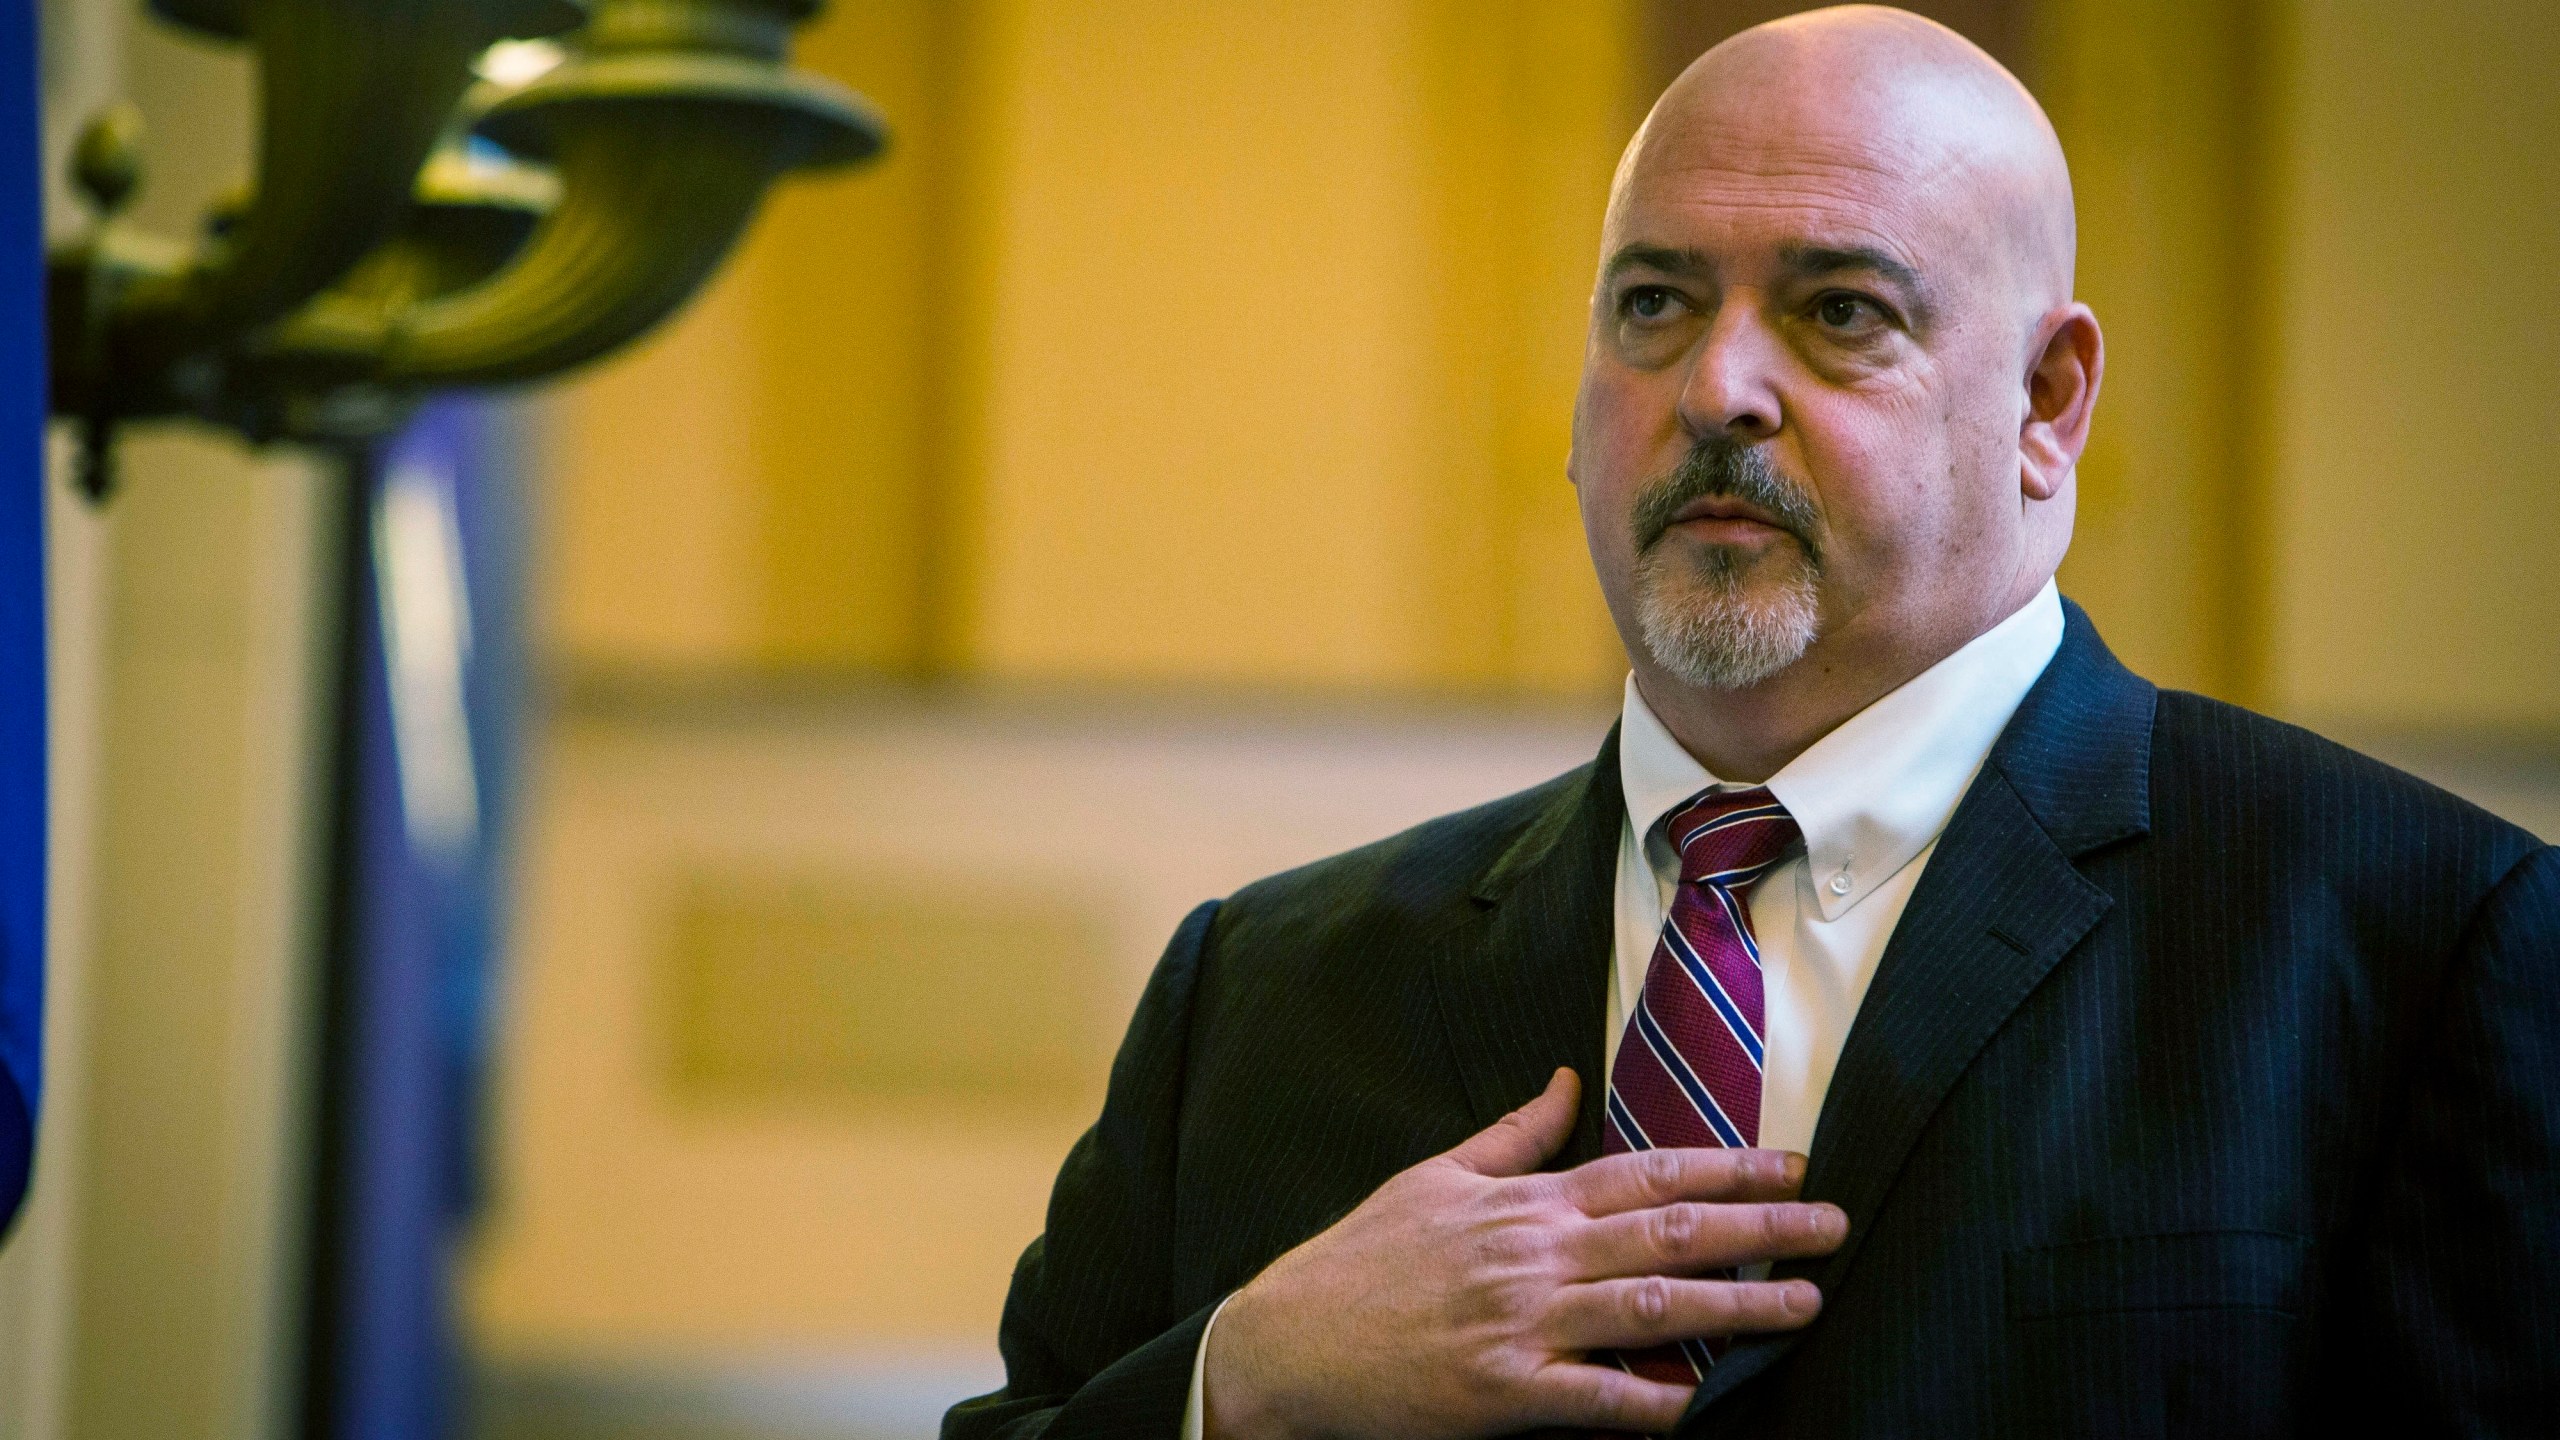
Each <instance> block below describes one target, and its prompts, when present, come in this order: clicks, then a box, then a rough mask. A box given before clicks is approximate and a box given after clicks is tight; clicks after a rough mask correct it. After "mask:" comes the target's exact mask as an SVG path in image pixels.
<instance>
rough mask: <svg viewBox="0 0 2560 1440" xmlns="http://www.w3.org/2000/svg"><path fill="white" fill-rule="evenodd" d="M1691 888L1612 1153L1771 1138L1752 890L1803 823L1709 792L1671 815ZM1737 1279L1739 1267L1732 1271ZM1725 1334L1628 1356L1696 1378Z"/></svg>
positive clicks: (1656, 972)
mask: <svg viewBox="0 0 2560 1440" xmlns="http://www.w3.org/2000/svg"><path fill="white" fill-rule="evenodd" d="M1663 828H1664V831H1665V833H1666V834H1667V835H1668V836H1669V838H1670V840H1671V845H1672V848H1673V849H1675V850H1677V851H1678V852H1679V853H1680V885H1679V888H1678V889H1677V890H1676V891H1675V892H1674V893H1673V895H1672V897H1671V913H1670V914H1668V915H1666V916H1664V917H1663V921H1662V936H1661V938H1660V939H1658V940H1656V941H1655V942H1654V946H1653V960H1652V963H1651V964H1649V965H1647V966H1646V967H1645V972H1644V995H1643V996H1642V998H1640V999H1639V1000H1638V1001H1637V1002H1636V1007H1635V1013H1634V1014H1632V1015H1630V1016H1628V1017H1627V1030H1626V1034H1625V1035H1624V1036H1623V1037H1621V1038H1620V1041H1619V1045H1618V1059H1617V1063H1616V1064H1615V1065H1613V1066H1612V1067H1611V1068H1610V1071H1609V1113H1608V1119H1609V1123H1608V1126H1607V1128H1606V1129H1605V1130H1604V1131H1603V1132H1602V1135H1601V1153H1603V1154H1607V1155H1617V1154H1623V1153H1625V1152H1627V1151H1630V1150H1652V1149H1655V1148H1658V1147H1662V1146H1684V1145H1685V1146H1708V1145H1731V1146H1751V1145H1756V1144H1758V1143H1759V1141H1760V1021H1761V1009H1760V947H1759V945H1758V944H1757V943H1756V942H1755V941H1754V940H1753V939H1752V936H1751V908H1750V899H1751V887H1752V886H1753V885H1755V884H1757V883H1758V882H1759V879H1760V877H1761V876H1763V875H1766V874H1768V873H1769V870H1770V869H1771V867H1773V866H1775V865H1776V864H1777V863H1778V861H1779V860H1780V859H1782V858H1784V857H1785V855H1786V853H1787V851H1788V850H1789V849H1790V848H1791V847H1793V846H1794V844H1795V843H1796V834H1797V831H1796V822H1795V821H1794V820H1793V819H1792V818H1790V817H1789V816H1788V814H1787V809H1786V807H1785V806H1783V805H1781V804H1779V803H1778V801H1777V797H1775V796H1773V795H1771V794H1770V793H1769V792H1768V790H1767V789H1765V788H1761V787H1754V788H1752V789H1749V790H1737V791H1732V792H1728V793H1723V794H1719V793H1717V792H1715V791H1706V792H1702V793H1701V794H1699V795H1697V796H1696V797H1694V798H1692V799H1691V800H1690V801H1689V802H1688V803H1687V804H1685V805H1682V806H1681V807H1680V808H1679V809H1677V810H1674V811H1672V812H1671V814H1670V815H1669V816H1667V817H1665V819H1664V821H1663ZM1725 1274H1726V1275H1727V1277H1728V1278H1729V1277H1730V1275H1731V1272H1730V1271H1728V1272H1725ZM1725 1343H1726V1342H1725V1341H1724V1340H1722V1339H1721V1338H1719V1339H1713V1340H1684V1341H1682V1342H1680V1343H1679V1344H1677V1345H1658V1346H1654V1347H1652V1348H1651V1349H1646V1350H1631V1351H1622V1352H1619V1353H1618V1354H1617V1355H1616V1356H1615V1357H1614V1358H1615V1359H1616V1360H1617V1362H1618V1363H1619V1364H1620V1365H1623V1366H1625V1367H1626V1368H1627V1369H1628V1370H1630V1371H1633V1372H1634V1373H1636V1374H1638V1375H1643V1376H1645V1377H1647V1378H1649V1379H1655V1380H1664V1381H1669V1382H1672V1383H1675V1384H1683V1385H1685V1384H1690V1383H1693V1382H1695V1381H1697V1380H1699V1379H1702V1378H1704V1377H1705V1375H1706V1373H1707V1367H1709V1366H1711V1365H1713V1364H1715V1362H1716V1357H1717V1356H1718V1355H1721V1354H1723V1353H1724V1348H1725Z"/></svg>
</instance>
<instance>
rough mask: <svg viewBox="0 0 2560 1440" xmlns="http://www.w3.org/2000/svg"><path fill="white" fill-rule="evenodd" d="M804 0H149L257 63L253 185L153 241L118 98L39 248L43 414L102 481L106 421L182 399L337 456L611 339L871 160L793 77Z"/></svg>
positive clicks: (259, 437) (826, 101)
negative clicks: (771, 203) (82, 203)
mask: <svg viewBox="0 0 2560 1440" xmlns="http://www.w3.org/2000/svg"><path fill="white" fill-rule="evenodd" d="M822 3H823V0H592V3H589V0H151V4H152V8H153V9H154V10H155V11H157V12H158V13H159V15H160V16H161V17H162V18H164V19H166V20H169V21H172V22H174V23H176V24H178V25H181V26H185V27H187V28H189V29H192V30H195V31H198V32H200V33H203V34H207V35H211V36H216V37H221V38H227V39H234V40H245V41H247V42H248V43H249V44H251V45H253V46H254V47H256V50H257V53H258V62H259V72H260V74H259V79H260V85H259V99H260V115H259V127H260V138H259V157H258V180H257V186H256V189H255V192H254V193H253V194H251V195H250V196H248V197H247V198H245V199H244V200H242V201H241V202H239V203H238V204H237V205H233V206H226V207H223V208H222V209H221V210H219V211H217V213H215V214H214V215H212V216H210V217H208V220H207V223H206V227H205V232H206V233H205V234H204V235H203V236H201V237H199V238H197V239H196V240H194V241H192V242H190V241H180V240H173V239H171V238H169V237H163V236H153V235H148V234H144V233H140V232H137V231H136V230H134V229H133V228H132V227H130V226H129V225H128V224H127V223H125V222H123V221H121V220H120V219H119V218H118V214H119V211H120V210H121V209H122V208H123V206H124V204H125V202H126V201H127V200H128V199H129V198H130V197H131V195H132V193H133V191H134V189H135V188H136V186H137V184H138V183H139V181H140V178H141V161H140V147H141V125H140V120H139V117H138V116H137V115H135V114H134V113H133V112H132V111H131V110H130V109H129V108H125V107H118V108H115V109H111V110H109V111H108V112H107V113H105V114H103V115H101V116H100V117H99V118H98V119H97V120H95V121H93V122H92V123H91V125H90V126H89V129H88V130H87V132H86V133H85V134H84V135H83V136H82V137H81V141H80V144H79V146H78V149H77V151H76V152H75V154H74V157H73V171H74V175H73V178H74V180H75V181H76V182H77V184H78V185H79V187H80V189H81V191H82V193H83V194H84V195H85V196H86V197H87V199H88V200H89V201H90V203H91V204H92V205H93V206H94V207H95V209H96V212H97V223H96V225H95V226H94V227H93V228H92V230H91V231H90V233H89V234H88V235H86V236H85V237H83V238H82V239H81V240H80V241H79V242H78V243H76V244H74V245H71V246H69V247H66V248H65V249H63V250H61V251H59V252H57V253H56V254H55V256H54V257H53V260H52V263H51V274H50V293H49V296H48V307H47V308H48V319H49V322H50V324H49V329H50V333H51V345H52V355H51V357H50V363H51V371H52V376H53V395H52V404H53V410H54V412H55V413H56V414H57V415H62V416H66V417H76V418H78V419H79V420H80V421H81V422H82V424H83V428H84V433H85V438H86V450H85V458H84V461H83V465H82V471H81V483H82V486H83V488H84V489H86V490H87V491H88V493H89V494H90V495H91V496H92V497H93V498H103V497H104V496H105V495H106V493H107V492H108V490H109V488H110V487H111V484H112V477H113V469H112V456H113V443H114V432H115V430H116V429H117V427H119V426H121V425H124V424H126V423H129V422H132V421H137V420H150V419H155V418H162V417H170V416H180V415H185V416H193V417H195V418H197V419H200V420H205V421H209V422H212V423H214V424H217V425H221V426H224V427H226V428H229V429H231V430H234V431H237V432H238V433H239V434H241V435H243V436H245V437H247V438H248V439H250V440H252V441H256V442H267V441H276V440H291V441H304V442H310V443H314V444H318V445H321V446H325V447H329V448H333V449H340V450H360V449H362V448H363V447H365V446H367V445H369V444H371V443H372V442H373V441H375V440H378V439H380V438H381V437H383V436H385V435H387V434H389V433H390V432H391V431H392V430H394V429H396V428H397V427H398V425H399V424H400V423H401V421H402V420H403V419H404V418H405V417H406V416H407V414H408V413H409V412H410V411H411V410H412V409H413V408H414V407H415V405H416V404H417V403H418V402H419V401H420V400H421V399H423V398H424V397H425V396H426V395H427V394H429V393H430V392H433V391H436V390H441V389H448V388H455V387H471V386H491V385H516V384H522V383H525V382H529V381H534V380H539V379H542V378H545V377H547V376H551V375H555V374H558V373H560V372H562V371H564V370H568V369H570V368H572V367H574V366H577V365H579V364H582V363H584V362H586V361H589V360H593V359H596V358H598V357H600V356H602V355H605V354H607V353H608V352H610V351H612V350H614V349H616V348H618V347H620V346H622V345H624V344H626V343H628V342H630V341H631V340H633V339H635V338H637V337H638V336H640V335H642V334H644V333H645V332H647V331H648V330H649V329H650V328H652V327H653V326H655V325H656V324H657V323H658V322H659V321H661V320H663V319H665V318H666V317H667V316H668V315H669V314H671V313H672V312H674V311H675V310H676V309H677V308H678V307H680V306H681V305H683V303H684V302H685V300H686V299H688V298H689V297H690V296H692V294H693V293H694V292H695V291H696V290H698V289H699V288H700V287H701V285H702V283H703V282H704V280H706V279H707V278H708V277H709V276H710V274H711V273H712V271H713V270H715V269H716V268H718V266H719V264H720V261H721V260H722V258H723V257H725V256H726V255H727V254H728V252H729V250H730V249H731V247H732V246H733V245H734V244H735V243H736V241H737V238H738V236H739V234H740V232H741V231H742V230H743V229H744V227H745V225H746V223H747V221H748V220H749V219H750V218H752V216H753V215H754V213H755V210H756V207H757V205H758V204H759V203H760V202H761V200H762V199H763V197H764V194H765V191H766V190H767V189H768V188H769V187H770V186H771V185H772V183H773V182H774V181H775V180H776V179H778V178H780V177H781V176H783V175H785V174H788V173H790V172H793V171H796V170H802V169H815V168H821V167H828V166H841V165H849V164H853V163H856V162H859V161H862V160H865V159H868V158H869V157H871V156H872V155H874V154H876V153H877V152H878V150H879V148H880V146H881V143H882V140H883V137H884V131H883V127H882V125H881V122H880V120H879V118H878V116H877V115H876V114H875V113H874V112H873V111H872V109H871V108H870V107H869V106H868V105H866V104H865V103H864V102H863V101H862V100H861V99H860V98H859V97H857V96H855V95H853V94H852V93H851V92H849V91H846V90H844V89H843V88H842V87H840V86H837V85H834V84H832V83H830V82H828V81H825V80H822V79H818V78H816V77H813V76H810V75H807V74H805V73H801V72H798V71H794V70H792V69H790V68H789V67H788V64H787V55H788V52H789V47H790V39H791V33H792V30H793V29H794V28H795V27H796V26H798V25H799V24H801V23H803V22H805V21H807V20H808V19H810V18H811V17H812V16H813V15H815V14H816V12H817V11H818V9H819V8H820V6H821V4H822Z"/></svg>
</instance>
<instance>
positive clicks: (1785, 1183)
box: [1540, 1096, 1804, 1216]
mask: <svg viewBox="0 0 2560 1440" xmlns="http://www.w3.org/2000/svg"><path fill="white" fill-rule="evenodd" d="M1540 1098H1541V1099H1543V1098H1545V1097H1543V1096H1541V1097H1540ZM1562 1180H1563V1186H1564V1193H1565V1197H1566V1198H1567V1199H1569V1200H1571V1201H1572V1202H1573V1203H1574V1204H1575V1205H1576V1206H1579V1207H1580V1208H1581V1210H1582V1213H1583V1214H1585V1215H1591V1216H1600V1215H1615V1214H1618V1213H1620V1212H1621V1211H1627V1210H1650V1209H1652V1208H1654V1207H1655V1206H1658V1205H1670V1204H1674V1203H1676V1202H1679V1201H1682V1200H1721V1201H1725V1202H1728V1203H1734V1202H1744V1201H1767V1200H1792V1199H1794V1198H1795V1193H1796V1187H1797V1186H1799V1185H1802V1184H1803V1183H1804V1157H1803V1156H1801V1155H1797V1154H1793V1153H1790V1152H1788V1151H1784V1150H1725V1149H1699V1150H1639V1151H1635V1152H1633V1153H1630V1154H1625V1155H1604V1156H1602V1157H1601V1158H1600V1159H1597V1160H1594V1161H1592V1162H1591V1163H1590V1164H1588V1165H1578V1166H1576V1167H1574V1168H1573V1169H1572V1170H1569V1171H1567V1172H1565V1174H1564V1176H1563V1177H1562Z"/></svg>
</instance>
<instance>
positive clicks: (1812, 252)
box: [1603, 243, 1932, 322]
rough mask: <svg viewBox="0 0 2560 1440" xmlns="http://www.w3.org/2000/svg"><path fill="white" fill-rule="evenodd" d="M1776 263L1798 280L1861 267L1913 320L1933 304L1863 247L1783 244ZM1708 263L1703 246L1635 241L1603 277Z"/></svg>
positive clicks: (1903, 270) (1912, 274) (1916, 281)
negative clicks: (1899, 296)
mask: <svg viewBox="0 0 2560 1440" xmlns="http://www.w3.org/2000/svg"><path fill="white" fill-rule="evenodd" d="M1778 261H1779V263H1780V264H1782V265H1784V266H1785V267H1786V268H1787V269H1788V271H1789V272H1791V273H1792V274H1794V275H1795V276H1796V277H1797V278H1799V279H1819V278H1821V277H1823V276H1825V275H1837V274H1840V273H1842V272H1844V271H1853V270H1862V271H1866V272H1868V273H1870V274H1873V275H1876V276H1879V277H1881V278H1882V279H1884V280H1885V281H1886V282H1888V283H1890V284H1891V285H1893V286H1894V287H1895V288H1896V289H1898V290H1900V291H1902V293H1903V294H1904V295H1905V296H1906V297H1907V298H1908V299H1909V300H1910V302H1911V308H1912V311H1913V312H1914V313H1913V318H1914V319H1915V320H1920V321H1923V322H1925V321H1926V320H1927V318H1928V317H1929V315H1930V313H1931V311H1932V307H1931V305H1930V303H1929V301H1930V291H1929V286H1928V284H1927V282H1925V281H1923V280H1922V279H1921V278H1920V272H1919V271H1917V270H1914V269H1912V268H1911V267H1910V266H1908V265H1905V264H1903V263H1902V262H1901V261H1899V260H1897V259H1895V258H1894V257H1892V256H1891V255H1888V254H1886V253H1885V252H1884V251H1882V250H1879V249H1876V248H1874V247H1872V246H1867V245H1786V246H1782V247H1780V248H1779V251H1778ZM1714 269H1715V266H1714V264H1713V262H1711V261H1710V260H1708V258H1707V254H1706V252H1705V251H1703V250H1693V249H1689V248H1687V247H1684V246H1677V245H1647V244H1643V243H1637V244H1633V245H1625V246H1621V247H1619V249H1618V251H1617V253H1616V254H1613V255H1611V256H1610V257H1609V264H1608V267H1607V269H1606V270H1605V271H1604V272H1603V274H1604V276H1605V278H1607V279H1611V280H1614V279H1616V278H1617V277H1618V276H1619V275H1620V274H1621V273H1623V272H1625V271H1628V270H1656V271H1660V272H1661V273H1663V274H1665V275H1684V276H1687V275H1706V274H1710V273H1712V272H1713V271H1714Z"/></svg>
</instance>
